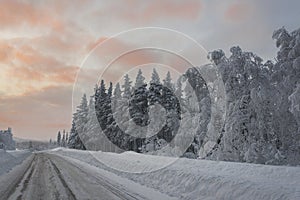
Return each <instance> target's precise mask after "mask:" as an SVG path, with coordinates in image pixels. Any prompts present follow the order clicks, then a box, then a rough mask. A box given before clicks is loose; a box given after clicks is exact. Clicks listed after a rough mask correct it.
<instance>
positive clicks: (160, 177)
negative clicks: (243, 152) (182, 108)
mask: <svg viewBox="0 0 300 200" xmlns="http://www.w3.org/2000/svg"><path fill="white" fill-rule="evenodd" d="M49 153H51V154H56V155H60V156H63V157H64V158H72V159H73V162H74V161H76V160H77V161H81V162H84V163H86V165H87V166H94V167H97V168H100V169H104V170H105V171H109V172H113V173H114V174H116V175H118V176H121V177H124V178H127V179H130V180H132V181H134V182H137V183H139V184H141V185H145V186H147V187H150V188H154V189H156V190H158V191H160V192H161V193H165V194H167V195H169V196H172V197H176V198H179V199H295V200H296V199H300V167H289V166H267V165H257V164H247V163H233V162H216V161H207V160H191V159H185V158H180V159H175V158H167V157H158V156H150V155H142V154H137V153H133V152H125V153H122V154H115V153H104V152H92V151H78V150H69V149H62V148H59V149H55V150H52V151H51V152H49ZM159 168H160V169H159Z"/></svg>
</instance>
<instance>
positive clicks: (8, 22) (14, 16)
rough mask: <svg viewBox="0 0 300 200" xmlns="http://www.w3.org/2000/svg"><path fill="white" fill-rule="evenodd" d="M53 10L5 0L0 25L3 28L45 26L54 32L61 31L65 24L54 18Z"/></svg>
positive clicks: (0, 14)
mask: <svg viewBox="0 0 300 200" xmlns="http://www.w3.org/2000/svg"><path fill="white" fill-rule="evenodd" d="M51 13H53V10H52V11H51V10H49V9H47V7H41V6H37V5H34V4H30V3H28V2H25V1H18V0H3V1H1V6H0V25H1V26H2V27H11V26H22V25H26V24H27V25H30V26H44V27H50V28H52V29H54V30H60V29H62V28H63V27H64V24H63V23H62V22H61V21H60V20H58V19H57V18H54V17H53V15H52V14H51Z"/></svg>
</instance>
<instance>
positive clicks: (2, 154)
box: [0, 149, 31, 175]
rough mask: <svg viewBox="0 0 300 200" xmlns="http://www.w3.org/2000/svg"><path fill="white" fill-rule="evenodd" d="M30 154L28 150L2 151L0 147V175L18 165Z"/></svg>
mask: <svg viewBox="0 0 300 200" xmlns="http://www.w3.org/2000/svg"><path fill="white" fill-rule="evenodd" d="M30 154H31V153H30V152H29V151H4V150H2V149H0V175H2V174H4V173H6V172H8V171H9V170H11V169H12V168H13V167H14V166H16V165H19V164H20V163H21V162H23V160H25V158H27V157H28V156H29V155H30Z"/></svg>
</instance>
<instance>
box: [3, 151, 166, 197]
mask: <svg viewBox="0 0 300 200" xmlns="http://www.w3.org/2000/svg"><path fill="white" fill-rule="evenodd" d="M107 173H108V172H107ZM107 173H105V171H102V170H101V169H98V168H95V167H93V166H87V165H86V164H85V163H83V162H80V161H79V162H76V161H73V160H72V159H67V158H64V157H61V156H58V155H54V154H48V153H45V152H44V153H35V154H33V155H32V156H31V157H29V158H28V159H27V160H26V161H25V162H23V163H22V165H20V166H17V167H16V168H14V169H13V170H12V171H11V172H10V173H8V174H7V175H6V176H3V177H0V181H1V187H2V188H1V189H0V197H1V199H10V200H15V199H18V200H19V199H26V200H27V199H30V200H35V199H43V200H47V199H51V200H52V199H70V200H72V199H116V200H118V199H153V198H154V197H156V199H157V198H158V199H171V198H170V197H168V196H167V195H164V194H161V193H159V192H157V191H155V190H153V189H150V188H146V187H144V188H141V187H143V186H140V185H138V184H136V183H134V182H132V181H129V180H123V178H121V177H117V176H116V177H112V178H110V177H109V176H108V174H107ZM109 175H111V176H113V174H109ZM5 179H6V180H5ZM113 180H115V181H113ZM3 181H5V182H3ZM124 183H125V184H124ZM135 184H136V186H135ZM139 191H141V192H139Z"/></svg>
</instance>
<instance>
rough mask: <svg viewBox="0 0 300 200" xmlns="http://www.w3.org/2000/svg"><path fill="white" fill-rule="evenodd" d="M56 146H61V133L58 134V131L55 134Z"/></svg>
mask: <svg viewBox="0 0 300 200" xmlns="http://www.w3.org/2000/svg"><path fill="white" fill-rule="evenodd" d="M56 141H57V145H58V146H60V144H61V133H60V131H58V133H57V140H56Z"/></svg>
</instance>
